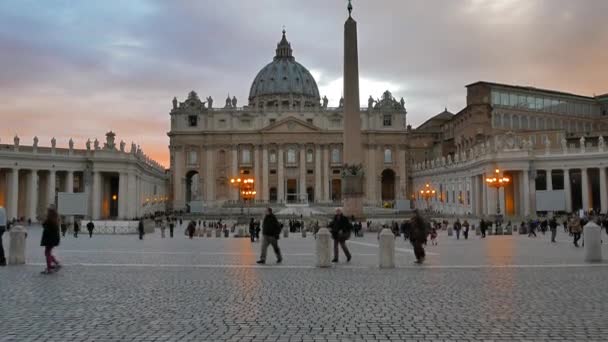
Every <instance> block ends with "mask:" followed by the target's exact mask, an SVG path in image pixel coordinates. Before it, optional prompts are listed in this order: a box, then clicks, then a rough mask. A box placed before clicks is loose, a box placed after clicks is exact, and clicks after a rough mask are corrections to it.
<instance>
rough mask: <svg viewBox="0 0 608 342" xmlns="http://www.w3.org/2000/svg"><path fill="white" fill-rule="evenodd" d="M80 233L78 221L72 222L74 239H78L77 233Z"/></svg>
mask: <svg viewBox="0 0 608 342" xmlns="http://www.w3.org/2000/svg"><path fill="white" fill-rule="evenodd" d="M79 232H80V224H79V223H78V221H76V220H75V221H74V237H75V238H77V237H78V233H79Z"/></svg>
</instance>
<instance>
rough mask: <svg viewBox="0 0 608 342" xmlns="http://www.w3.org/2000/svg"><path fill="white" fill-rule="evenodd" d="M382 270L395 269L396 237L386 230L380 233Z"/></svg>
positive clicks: (379, 252)
mask: <svg viewBox="0 0 608 342" xmlns="http://www.w3.org/2000/svg"><path fill="white" fill-rule="evenodd" d="M378 254H379V255H378V257H379V261H380V268H395V235H394V234H393V232H391V230H390V229H388V228H385V229H382V232H380V249H379V251H378Z"/></svg>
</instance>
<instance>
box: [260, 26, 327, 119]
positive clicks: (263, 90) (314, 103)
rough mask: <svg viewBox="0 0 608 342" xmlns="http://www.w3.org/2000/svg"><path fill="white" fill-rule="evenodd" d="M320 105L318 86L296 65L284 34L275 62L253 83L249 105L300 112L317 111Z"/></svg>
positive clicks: (301, 67)
mask: <svg viewBox="0 0 608 342" xmlns="http://www.w3.org/2000/svg"><path fill="white" fill-rule="evenodd" d="M319 101H320V97H319V88H318V87H317V82H315V79H314V77H312V75H311V74H310V72H309V71H308V69H306V68H305V67H304V66H303V65H302V64H300V63H298V62H296V60H295V58H294V57H293V55H292V49H291V44H290V43H289V42H288V41H287V38H286V37H285V30H283V38H282V39H281V41H280V42H279V44H278V45H277V49H276V55H275V57H274V60H273V61H272V62H270V63H269V64H268V65H266V66H265V67H264V68H262V70H260V72H258V74H257V76H256V77H255V79H254V80H253V84H252V85H251V89H250V91H249V105H250V106H253V107H255V108H268V107H278V108H302V107H318V106H319Z"/></svg>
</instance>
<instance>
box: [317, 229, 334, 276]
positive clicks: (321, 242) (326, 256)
mask: <svg viewBox="0 0 608 342" xmlns="http://www.w3.org/2000/svg"><path fill="white" fill-rule="evenodd" d="M330 240H331V234H330V233H329V230H328V229H327V228H321V229H319V232H318V233H317V246H316V249H317V267H331V251H330V247H329V243H330Z"/></svg>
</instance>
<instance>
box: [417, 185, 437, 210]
mask: <svg viewBox="0 0 608 342" xmlns="http://www.w3.org/2000/svg"><path fill="white" fill-rule="evenodd" d="M420 197H422V198H424V199H425V200H426V206H427V207H428V209H430V204H429V201H430V199H431V198H433V197H435V189H433V188H431V185H430V184H429V183H426V184H425V185H424V188H423V189H422V190H420Z"/></svg>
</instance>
